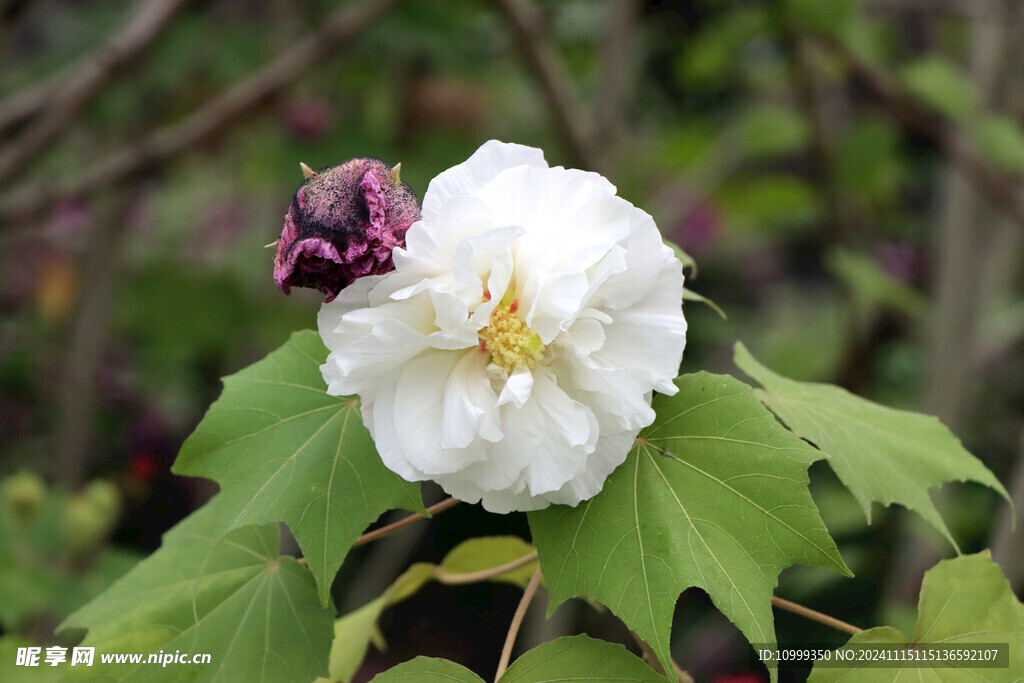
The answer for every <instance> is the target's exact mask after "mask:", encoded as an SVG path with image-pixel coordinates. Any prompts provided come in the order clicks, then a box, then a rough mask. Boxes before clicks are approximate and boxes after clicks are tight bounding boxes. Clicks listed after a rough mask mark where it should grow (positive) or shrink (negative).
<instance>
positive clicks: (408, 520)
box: [352, 498, 462, 548]
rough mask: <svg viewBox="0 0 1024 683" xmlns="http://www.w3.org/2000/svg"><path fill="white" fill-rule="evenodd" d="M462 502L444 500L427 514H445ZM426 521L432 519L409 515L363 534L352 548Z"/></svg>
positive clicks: (431, 507)
mask: <svg viewBox="0 0 1024 683" xmlns="http://www.w3.org/2000/svg"><path fill="white" fill-rule="evenodd" d="M460 502H462V501H460V500H458V499H456V498H448V499H446V500H442V501H441V502H440V503H435V504H434V505H431V506H430V507H428V508H427V512H428V513H430V514H431V515H436V514H437V513H439V512H444V511H445V510H447V509H448V508H450V507H454V506H455V505H458V504H459V503H460ZM426 519H430V518H429V517H424V516H423V515H420V514H415V515H409V516H408V517H403V518H402V519H400V520H398V521H397V522H394V523H392V524H388V525H387V526H382V527H381V528H379V529H374V530H373V531H367V532H366V533H365V534H363V535H362V536H360V537H359V538H357V539H356V540H355V543H353V544H352V547H353V548H358V547H359V546H361V545H366V544H367V543H371V542H373V541H376V540H377V539H378V538H384V537H385V536H390V535H391V534H393V533H395V532H396V531H401V530H402V529H404V528H405V527H407V526H411V525H413V524H416V523H417V522H422V521H424V520H426Z"/></svg>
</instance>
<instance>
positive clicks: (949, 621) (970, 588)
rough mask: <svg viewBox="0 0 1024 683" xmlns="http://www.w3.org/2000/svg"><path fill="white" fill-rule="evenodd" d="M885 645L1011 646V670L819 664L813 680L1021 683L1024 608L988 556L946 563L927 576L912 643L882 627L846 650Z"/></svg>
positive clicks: (865, 633)
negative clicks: (973, 644) (824, 665)
mask: <svg viewBox="0 0 1024 683" xmlns="http://www.w3.org/2000/svg"><path fill="white" fill-rule="evenodd" d="M864 643H881V644H892V645H905V644H908V643H912V644H917V643H938V644H943V645H957V644H963V645H968V644H971V643H1007V644H1008V648H1009V657H1010V661H1009V667H1008V668H970V667H964V668H957V667H952V668H938V667H934V668H932V667H925V668H905V669H899V668H895V667H894V668H887V669H876V668H856V667H854V666H850V667H848V668H832V667H823V666H821V665H816V666H815V667H814V670H813V671H811V677H810V678H809V679H808V680H809V681H812V682H815V683H824V682H826V681H839V680H842V681H858V682H860V681H869V682H872V681H878V682H879V683H883V682H884V683H889V682H890V681H897V680H906V681H921V680H924V681H948V682H949V683H956V682H958V681H966V680H972V681H991V682H993V683H995V682H997V681H999V682H1002V681H1006V682H1007V683H1010V682H1011V681H1019V680H1020V672H1022V671H1024V605H1022V604H1021V603H1020V601H1018V600H1017V598H1016V597H1015V596H1014V594H1013V590H1012V588H1011V587H1010V583H1009V581H1007V580H1006V577H1005V576H1004V575H1003V572H1002V570H1001V569H1000V568H999V565H997V564H995V563H994V562H992V557H991V555H990V554H989V552H988V551H987V550H986V551H983V552H980V553H978V554H976V555H964V556H961V557H957V558H954V559H952V560H943V561H942V562H939V563H938V564H937V565H935V566H934V567H932V568H931V569H929V570H928V571H927V572H925V575H924V582H923V584H922V585H921V597H920V600H919V602H918V615H917V625H916V626H915V628H914V638H913V640H912V641H911V640H908V639H907V637H906V636H905V635H904V634H903V633H901V632H900V631H898V630H897V629H894V628H891V627H888V626H882V627H879V628H873V629H869V630H867V631H863V632H861V633H858V634H857V635H855V636H853V637H852V638H850V640H849V641H848V642H847V645H848V646H849V645H858V644H864Z"/></svg>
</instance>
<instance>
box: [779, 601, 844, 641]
mask: <svg viewBox="0 0 1024 683" xmlns="http://www.w3.org/2000/svg"><path fill="white" fill-rule="evenodd" d="M772 604H773V605H775V606H776V607H778V608H779V609H784V610H786V611H787V612H792V613H793V614H799V615H800V616H802V617H807V618H808V619H810V620H811V621H816V622H818V623H819V624H825V626H831V627H832V628H834V629H836V630H838V631H842V632H844V633H849V634H850V635H851V636H855V635H857V634H858V633H860V632H861V631H863V630H864V629H862V628H857V627H856V626H853V625H852V624H847V623H846V622H845V621H840V620H839V619H836V618H835V617H830V616H829V615H827V614H822V613H821V612H817V611H815V610H813V609H811V608H810V607H804V606H803V605H798V604H796V603H795V602H790V601H789V600H783V599H782V598H780V597H778V596H775V595H773V596H772Z"/></svg>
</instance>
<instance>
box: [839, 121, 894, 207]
mask: <svg viewBox="0 0 1024 683" xmlns="http://www.w3.org/2000/svg"><path fill="white" fill-rule="evenodd" d="M900 144H901V138H900V133H899V131H898V130H897V129H896V126H895V125H893V123H892V121H890V120H888V119H884V118H880V117H874V116H866V117H863V118H861V119H859V120H857V121H855V122H853V123H852V124H850V126H849V128H848V129H847V130H846V131H845V132H844V133H843V137H842V139H841V140H840V141H839V145H838V147H837V149H836V158H835V167H834V168H835V177H836V184H837V185H838V186H839V187H840V188H841V189H842V190H843V191H845V192H849V193H850V194H853V195H855V196H856V197H859V198H863V199H864V200H867V201H875V202H883V203H887V204H892V203H893V202H895V201H896V200H897V199H898V197H899V194H900V191H901V189H902V181H903V176H904V170H905V169H904V167H903V164H902V157H901V153H900Z"/></svg>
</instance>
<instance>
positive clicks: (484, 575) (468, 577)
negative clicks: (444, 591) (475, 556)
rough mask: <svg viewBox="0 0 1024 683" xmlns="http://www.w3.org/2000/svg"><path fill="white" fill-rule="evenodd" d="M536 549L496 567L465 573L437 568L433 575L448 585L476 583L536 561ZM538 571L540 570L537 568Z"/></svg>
mask: <svg viewBox="0 0 1024 683" xmlns="http://www.w3.org/2000/svg"><path fill="white" fill-rule="evenodd" d="M536 559H537V551H536V550H534V551H533V552H532V553H529V554H528V555H523V556H522V557H520V558H517V559H515V560H512V561H511V562H506V563H505V564H501V565H498V566H497V567H488V568H487V569H481V570H480V571H477V572H467V573H465V574H449V573H448V572H446V571H445V570H443V569H439V570H438V572H437V576H436V577H435V578H436V579H437V580H438V581H440V582H441V583H443V584H447V585H449V586H455V585H459V584H463V583H476V582H477V581H486V580H487V579H490V578H493V577H495V576H501V575H502V574H504V573H505V572H510V571H512V570H513V569H519V568H520V567H524V566H526V565H528V564H530V563H531V562H534V561H536ZM538 571H540V570H539V569H538Z"/></svg>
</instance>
